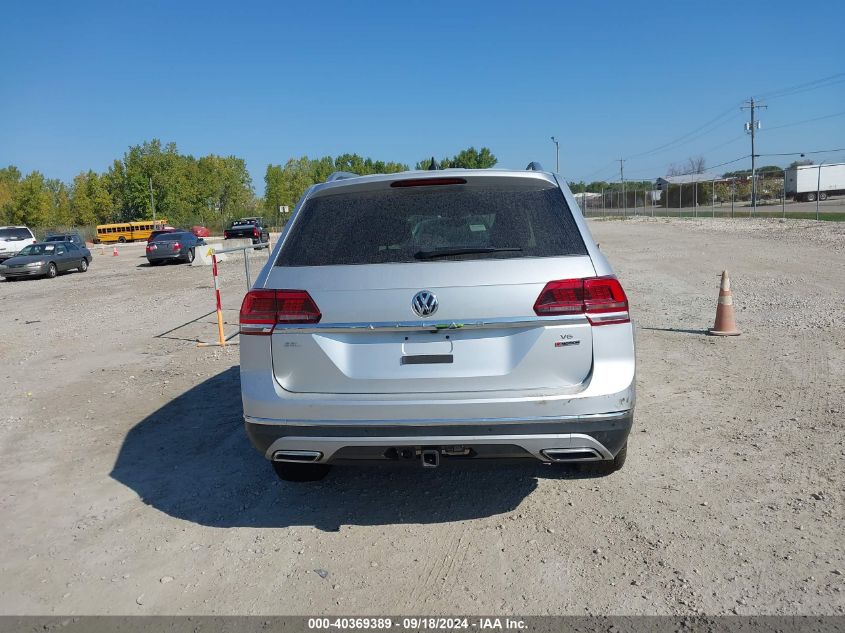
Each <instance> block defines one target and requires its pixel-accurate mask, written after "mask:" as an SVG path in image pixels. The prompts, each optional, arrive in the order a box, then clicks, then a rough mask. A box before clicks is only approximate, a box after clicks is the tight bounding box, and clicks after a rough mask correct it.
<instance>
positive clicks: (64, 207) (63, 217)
mask: <svg viewBox="0 0 845 633" xmlns="http://www.w3.org/2000/svg"><path fill="white" fill-rule="evenodd" d="M46 185H47V189H49V190H50V196H51V209H50V218H49V220H48V222H47V223H48V224H49V225H50V226H53V227H69V226H72V225H73V217H72V216H71V212H70V195H69V194H68V190H67V187H66V186H65V183H63V182H62V181H61V180H59V179H57V178H50V179H48V180H47V181H46Z"/></svg>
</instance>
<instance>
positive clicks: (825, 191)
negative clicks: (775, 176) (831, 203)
mask: <svg viewBox="0 0 845 633" xmlns="http://www.w3.org/2000/svg"><path fill="white" fill-rule="evenodd" d="M785 177H786V187H785V189H786V197H787V198H794V199H795V200H806V201H807V202H814V201H815V199H816V196H818V198H819V200H826V199H827V197H828V196H832V195H836V194H845V163H830V164H826V165H824V164H823V165H797V166H795V167H789V168H787V169H786V176H785Z"/></svg>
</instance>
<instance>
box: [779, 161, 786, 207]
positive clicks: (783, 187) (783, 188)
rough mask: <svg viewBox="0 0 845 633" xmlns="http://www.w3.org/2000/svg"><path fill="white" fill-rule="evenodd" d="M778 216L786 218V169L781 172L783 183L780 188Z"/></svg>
mask: <svg viewBox="0 0 845 633" xmlns="http://www.w3.org/2000/svg"><path fill="white" fill-rule="evenodd" d="M780 217H781V218H783V219H786V170H784V172H783V184H782V185H781V188H780Z"/></svg>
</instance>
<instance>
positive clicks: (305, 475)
mask: <svg viewBox="0 0 845 633" xmlns="http://www.w3.org/2000/svg"><path fill="white" fill-rule="evenodd" d="M272 464H273V470H275V471H276V475H278V477H279V479H281V480H282V481H320V480H321V479H322V478H323V477H325V476H326V475H328V474H329V471H330V470H331V469H332V467H331V466H329V465H328V464H294V463H293V462H272Z"/></svg>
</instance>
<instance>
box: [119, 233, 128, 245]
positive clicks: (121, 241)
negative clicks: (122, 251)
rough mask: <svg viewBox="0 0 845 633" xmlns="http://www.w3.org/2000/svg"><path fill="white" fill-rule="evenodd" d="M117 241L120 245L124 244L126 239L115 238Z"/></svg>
mask: <svg viewBox="0 0 845 633" xmlns="http://www.w3.org/2000/svg"><path fill="white" fill-rule="evenodd" d="M117 241H118V242H120V243H121V244H126V238H125V237H123V236H122V235H121V236H120V237H119V238H117Z"/></svg>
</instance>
